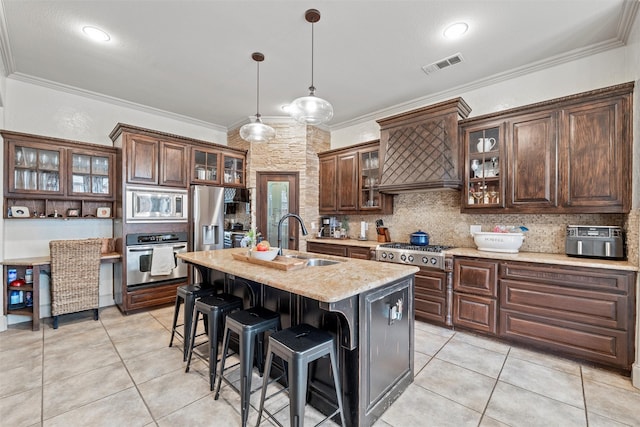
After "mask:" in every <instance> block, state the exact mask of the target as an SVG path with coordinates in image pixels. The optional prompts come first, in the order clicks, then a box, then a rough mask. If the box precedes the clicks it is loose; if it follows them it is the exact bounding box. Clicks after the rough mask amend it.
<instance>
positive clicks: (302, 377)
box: [256, 323, 346, 427]
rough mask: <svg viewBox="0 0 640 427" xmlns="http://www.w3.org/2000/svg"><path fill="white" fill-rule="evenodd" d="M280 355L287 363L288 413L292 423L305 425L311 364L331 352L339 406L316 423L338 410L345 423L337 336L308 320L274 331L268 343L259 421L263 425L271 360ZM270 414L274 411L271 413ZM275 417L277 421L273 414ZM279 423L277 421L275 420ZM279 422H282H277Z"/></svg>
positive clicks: (258, 423) (297, 425) (333, 414)
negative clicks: (305, 322) (305, 408)
mask: <svg viewBox="0 0 640 427" xmlns="http://www.w3.org/2000/svg"><path fill="white" fill-rule="evenodd" d="M274 355H275V356H279V357H280V358H282V360H283V361H284V362H286V363H285V366H286V365H288V371H289V372H288V375H287V377H288V386H289V387H288V389H289V417H290V421H291V426H292V427H294V426H295V427H299V426H302V425H304V407H305V404H306V398H307V386H308V380H307V378H308V369H309V367H308V365H309V364H310V363H311V362H314V361H316V360H318V359H320V358H322V357H326V356H329V358H330V360H331V371H332V373H333V382H334V387H335V391H336V398H337V402H338V407H337V409H336V410H335V411H334V412H333V413H332V414H331V415H329V416H328V417H326V418H325V419H324V420H322V421H321V422H320V423H318V424H317V425H320V424H322V423H324V422H325V421H327V420H328V419H331V418H332V417H334V416H335V415H336V414H338V413H339V414H340V421H341V423H342V425H343V426H344V425H346V424H345V419H344V409H343V406H342V390H341V387H340V379H339V378H340V376H339V375H338V362H337V354H336V347H335V339H334V337H333V335H331V334H330V333H328V332H326V331H323V330H320V329H318V328H315V327H313V326H310V325H307V324H304V323H302V324H300V325H297V326H292V327H291V328H288V329H284V330H281V331H278V332H275V333H273V334H271V336H270V337H269V343H268V345H267V361H266V364H265V371H264V376H263V382H262V393H261V397H260V410H259V412H258V422H257V423H256V426H259V425H260V419H261V417H262V411H265V412H267V413H268V411H266V409H264V402H265V400H267V399H269V398H266V399H265V396H266V393H267V386H268V384H269V383H270V382H269V373H270V371H271V362H272V360H273V356H274ZM281 391H282V390H280V391H278V392H276V393H273V394H272V395H271V396H269V397H273V396H275V395H276V394H278V393H280V392H281ZM269 415H270V416H271V414H269ZM271 418H272V421H275V419H274V418H273V417H271ZM276 423H277V421H276ZM278 424H279V423H278Z"/></svg>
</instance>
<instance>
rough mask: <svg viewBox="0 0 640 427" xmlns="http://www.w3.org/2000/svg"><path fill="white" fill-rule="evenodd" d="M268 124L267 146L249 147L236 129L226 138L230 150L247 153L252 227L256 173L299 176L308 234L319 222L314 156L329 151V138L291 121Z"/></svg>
mask: <svg viewBox="0 0 640 427" xmlns="http://www.w3.org/2000/svg"><path fill="white" fill-rule="evenodd" d="M263 121H265V120H264V119H263ZM265 123H266V121H265ZM268 124H269V126H272V127H273V128H274V129H275V130H276V138H275V139H274V140H273V141H270V142H268V143H255V144H250V143H248V142H247V141H244V140H243V139H242V138H240V135H239V129H234V130H232V131H230V132H229V133H228V135H227V145H228V146H229V147H234V148H240V149H243V150H247V188H249V189H250V190H251V206H252V209H251V224H252V225H253V224H256V209H255V208H254V207H255V206H256V200H257V199H256V196H257V194H256V172H298V174H299V177H300V212H299V215H300V216H301V217H302V218H303V219H304V222H305V226H306V227H307V229H308V230H309V232H310V233H311V222H317V221H318V218H319V214H318V196H319V194H318V191H319V170H318V155H317V153H319V152H322V151H327V150H329V149H330V148H331V143H330V141H331V135H330V133H329V132H327V131H324V130H321V129H318V128H316V127H313V126H305V125H300V124H297V123H296V122H294V121H288V120H287V121H283V122H279V123H268ZM265 208H266V207H265ZM300 250H302V251H304V250H306V241H305V239H304V238H301V239H300Z"/></svg>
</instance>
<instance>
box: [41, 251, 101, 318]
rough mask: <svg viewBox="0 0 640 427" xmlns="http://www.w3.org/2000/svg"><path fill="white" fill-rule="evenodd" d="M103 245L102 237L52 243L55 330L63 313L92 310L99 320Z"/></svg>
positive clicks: (52, 313) (52, 308) (52, 301)
mask: <svg viewBox="0 0 640 427" xmlns="http://www.w3.org/2000/svg"><path fill="white" fill-rule="evenodd" d="M101 246H102V240H101V239H83V240H52V241H51V242H49V251H50V252H51V286H50V287H51V315H52V316H53V329H58V316H59V315H61V314H68V313H77V312H79V311H84V310H93V319H94V320H98V298H99V293H100V292H99V282H100V252H101V251H100V248H101Z"/></svg>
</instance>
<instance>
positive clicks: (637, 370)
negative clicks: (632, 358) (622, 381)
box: [631, 362, 640, 388]
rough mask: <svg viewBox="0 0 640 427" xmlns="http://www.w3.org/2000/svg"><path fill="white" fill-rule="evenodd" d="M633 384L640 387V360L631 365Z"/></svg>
mask: <svg viewBox="0 0 640 427" xmlns="http://www.w3.org/2000/svg"><path fill="white" fill-rule="evenodd" d="M631 384H633V386H634V387H635V388H640V363H638V362H636V363H634V364H633V365H631Z"/></svg>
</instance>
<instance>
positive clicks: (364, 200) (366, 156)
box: [360, 150, 380, 210]
mask: <svg viewBox="0 0 640 427" xmlns="http://www.w3.org/2000/svg"><path fill="white" fill-rule="evenodd" d="M360 180H361V181H360V209H365V210H366V209H367V208H379V207H380V191H379V190H378V185H379V184H380V160H379V155H378V150H374V151H366V152H363V153H361V154H360Z"/></svg>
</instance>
